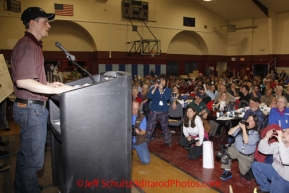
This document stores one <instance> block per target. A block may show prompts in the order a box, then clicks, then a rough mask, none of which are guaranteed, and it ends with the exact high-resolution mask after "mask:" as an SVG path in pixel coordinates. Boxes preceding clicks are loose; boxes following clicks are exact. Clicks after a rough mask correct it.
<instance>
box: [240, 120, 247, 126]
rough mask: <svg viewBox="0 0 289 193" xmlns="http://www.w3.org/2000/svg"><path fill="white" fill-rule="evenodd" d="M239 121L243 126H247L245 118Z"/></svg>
mask: <svg viewBox="0 0 289 193" xmlns="http://www.w3.org/2000/svg"><path fill="white" fill-rule="evenodd" d="M240 123H242V124H243V125H245V126H247V127H248V126H249V123H248V122H246V121H245V120H241V121H240Z"/></svg>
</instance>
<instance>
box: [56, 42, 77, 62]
mask: <svg viewBox="0 0 289 193" xmlns="http://www.w3.org/2000/svg"><path fill="white" fill-rule="evenodd" d="M55 46H56V47H58V48H59V49H60V50H62V51H63V52H64V53H65V54H66V57H67V58H68V59H71V60H75V56H73V55H72V54H70V52H69V51H67V50H66V49H65V48H64V47H63V46H62V45H61V43H60V42H55Z"/></svg>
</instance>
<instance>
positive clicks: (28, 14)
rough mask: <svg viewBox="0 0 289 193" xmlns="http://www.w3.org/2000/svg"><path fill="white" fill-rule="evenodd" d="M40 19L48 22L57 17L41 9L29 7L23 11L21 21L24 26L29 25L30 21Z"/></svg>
mask: <svg viewBox="0 0 289 193" xmlns="http://www.w3.org/2000/svg"><path fill="white" fill-rule="evenodd" d="M38 17H44V18H47V19H48V20H53V19H54V17H55V14H54V13H46V12H45V11H43V9H41V8H40V7H28V8H27V9H26V10H24V11H23V13H22V15H21V20H22V21H23V24H24V25H25V24H27V23H29V21H30V20H34V19H36V18H38Z"/></svg>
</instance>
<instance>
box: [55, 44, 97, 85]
mask: <svg viewBox="0 0 289 193" xmlns="http://www.w3.org/2000/svg"><path fill="white" fill-rule="evenodd" d="M55 46H56V47H58V48H59V49H60V50H62V51H63V52H64V53H65V54H66V57H67V59H69V60H70V61H71V62H72V63H73V64H74V65H76V66H77V67H78V68H79V69H81V70H82V71H83V72H85V73H86V74H88V76H89V77H90V79H91V80H92V84H96V81H95V79H94V77H93V76H92V75H91V74H90V73H89V72H88V71H87V70H85V69H84V68H82V66H80V65H79V64H78V63H77V62H76V61H75V56H73V55H72V54H70V52H69V51H67V50H66V49H65V48H64V47H63V46H62V45H61V43H59V42H55Z"/></svg>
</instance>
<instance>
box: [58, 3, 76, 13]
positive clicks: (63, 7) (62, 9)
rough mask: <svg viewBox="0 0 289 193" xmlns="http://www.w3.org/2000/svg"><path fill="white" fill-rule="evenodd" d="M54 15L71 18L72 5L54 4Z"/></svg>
mask: <svg viewBox="0 0 289 193" xmlns="http://www.w3.org/2000/svg"><path fill="white" fill-rule="evenodd" d="M54 13H55V15H62V16H73V15H74V10H73V5H68V4H56V3H54Z"/></svg>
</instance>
